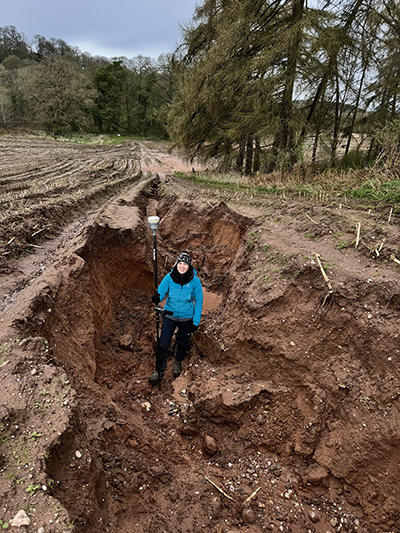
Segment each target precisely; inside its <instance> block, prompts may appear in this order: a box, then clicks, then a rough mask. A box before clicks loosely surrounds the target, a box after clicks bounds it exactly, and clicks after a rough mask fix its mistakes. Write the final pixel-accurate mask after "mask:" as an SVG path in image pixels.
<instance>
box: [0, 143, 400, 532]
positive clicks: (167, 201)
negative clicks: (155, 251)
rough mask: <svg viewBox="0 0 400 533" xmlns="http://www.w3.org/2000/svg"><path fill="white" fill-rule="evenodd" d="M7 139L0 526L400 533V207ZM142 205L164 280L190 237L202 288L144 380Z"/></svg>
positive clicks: (146, 270) (146, 157)
mask: <svg viewBox="0 0 400 533" xmlns="http://www.w3.org/2000/svg"><path fill="white" fill-rule="evenodd" d="M1 147H2V154H3V155H2V166H1V169H0V174H1V178H0V179H1V183H0V186H1V187H2V195H1V202H2V204H1V206H2V209H3V211H2V215H1V216H2V221H1V222H0V229H1V232H2V233H1V236H0V239H1V241H2V251H1V253H2V261H3V263H2V274H1V278H0V279H1V286H2V290H1V295H0V297H1V299H0V309H1V315H0V321H1V322H0V324H1V339H0V379H1V383H2V387H1V391H0V473H1V478H0V527H3V526H4V524H8V525H9V526H10V527H11V521H12V520H13V519H14V520H16V519H15V517H16V515H17V513H18V512H19V511H21V512H20V515H19V516H20V517H22V518H21V520H22V522H18V523H20V524H24V523H26V524H27V525H21V528H22V529H23V530H24V528H25V530H26V531H34V532H38V533H39V532H40V533H44V532H46V533H47V532H54V533H56V532H67V531H71V530H73V531H76V532H88V533H97V532H100V531H101V532H103V531H104V532H110V533H111V532H121V533H128V532H129V533H131V532H135V533H136V532H138V533H147V532H150V531H155V532H168V533H169V532H171V533H172V532H180V533H189V532H203V531H204V532H208V531H211V532H213V533H228V532H233V531H242V532H246V533H257V532H262V531H277V532H278V531H282V532H299V533H300V532H308V531H310V532H318V533H326V532H332V533H333V532H336V531H343V532H368V533H375V532H387V533H388V532H398V531H400V511H399V501H400V482H399V479H400V467H399V464H400V411H399V397H400V383H399V373H398V367H399V362H400V343H399V335H400V326H399V323H400V321H399V319H400V289H399V277H400V276H399V272H400V270H399V268H400V267H399V266H398V265H397V264H396V263H394V262H393V261H392V260H391V259H390V257H391V255H392V254H395V255H396V254H397V257H398V255H399V242H400V238H399V237H400V235H399V220H398V218H397V217H392V218H391V221H390V223H388V222H387V216H386V214H385V213H382V212H380V211H379V210H376V211H374V210H372V211H371V212H368V211H367V210H365V211H363V210H362V209H359V208H358V209H355V206H351V205H340V206H339V203H338V205H332V204H331V205H329V206H328V205H324V204H321V203H320V204H316V203H310V202H307V201H299V200H298V199H289V198H285V197H278V196H276V197H272V196H265V197H253V196H252V195H251V194H246V193H240V194H237V193H233V192H229V191H223V190H221V189H218V191H215V190H213V189H212V188H209V187H207V186H205V185H204V184H203V185H201V186H199V185H195V184H193V183H192V182H190V181H187V180H185V179H178V178H176V177H173V176H172V175H170V173H171V172H172V171H173V170H174V169H177V170H185V168H187V167H186V165H185V163H183V162H182V161H179V160H178V159H177V158H176V157H173V156H171V155H168V154H167V153H163V152H162V151H160V149H159V147H156V146H150V145H143V144H137V143H132V144H126V145H123V146H121V147H113V148H111V147H108V148H106V147H93V146H91V147H89V146H88V147H77V146H74V145H60V144H58V143H52V142H50V141H46V142H42V141H40V142H38V141H32V140H21V139H19V140H18V142H17V141H16V140H14V141H13V142H10V140H7V139H3V140H2V141H1ZM191 168H192V167H191V165H190V167H188V170H191ZM156 173H158V174H159V175H158V176H157V174H156ZM46 182H47V183H46ZM46 187H48V189H46ZM12 191H14V192H12ZM94 191H101V192H99V193H97V192H94ZM35 195H36V196H35ZM80 199H82V200H80ZM3 200H4V201H3ZM59 209H60V211H58V210H59ZM56 212H57V213H62V214H61V215H57V217H58V216H59V217H60V218H55V217H53V214H54V213H56ZM153 214H157V215H158V216H160V217H161V224H160V229H159V240H158V242H159V269H160V278H161V276H163V275H164V274H165V273H166V272H168V271H169V269H170V268H171V267H172V266H173V262H174V258H175V257H176V253H177V252H178V251H180V250H182V249H188V250H189V251H190V252H191V253H192V255H193V257H194V263H195V268H196V270H197V271H198V273H199V276H200V278H201V280H202V282H203V287H204V289H205V306H204V313H203V318H202V322H201V327H200V329H199V332H198V333H196V335H195V336H194V339H193V343H192V348H191V351H190V354H189V357H188V358H187V359H186V360H185V362H184V372H183V373H182V375H181V377H179V378H178V379H175V380H174V379H173V378H172V368H171V365H172V356H171V358H170V361H169V364H168V368H167V372H166V375H165V377H164V380H163V383H162V387H161V390H160V391H159V390H158V388H157V387H154V388H151V387H150V385H149V384H148V381H147V378H148V376H149V374H150V373H151V371H152V369H153V364H154V356H153V353H154V342H155V340H154V337H155V333H154V331H155V320H154V311H153V306H152V304H151V294H152V292H153V271H152V251H151V250H152V236H151V232H150V231H149V229H148V225H147V221H146V220H147V216H148V215H153ZM358 222H360V223H361V227H362V242H363V244H362V245H360V247H359V248H358V249H355V247H354V244H352V243H353V241H354V238H355V226H356V224H357V223H358ZM47 224H49V228H48V231H49V232H48V233H47V230H45V229H44V230H43V231H42V232H41V233H37V234H36V235H33V233H35V231H38V230H40V229H41V228H42V227H45V226H47ZM13 237H15V239H14V240H13V241H12V242H9V241H10V240H11V239H12V238H13ZM50 237H51V238H50ZM36 239H37V240H36ZM382 242H383V243H384V244H383V245H382V246H380V244H381V243H382ZM13 243H15V245H14V246H12V245H13ZM29 243H30V244H35V245H36V246H34V247H32V246H30V247H28V244H29ZM27 248H31V250H29V251H30V252H31V253H29V254H27V251H28V250H27ZM32 248H33V249H32ZM376 249H378V250H379V255H378V254H377V253H376V252H374V250H376ZM32 252H33V253H32ZM315 252H316V253H317V254H319V256H320V257H321V262H322V265H323V267H324V270H325V272H326V273H327V275H328V276H329V280H330V282H331V284H332V293H329V288H328V286H327V283H326V281H324V278H323V275H322V272H321V270H320V268H319V266H318V262H317V256H316V255H315ZM28 522H29V524H28ZM16 523H17V522H16V521H14V522H13V524H16Z"/></svg>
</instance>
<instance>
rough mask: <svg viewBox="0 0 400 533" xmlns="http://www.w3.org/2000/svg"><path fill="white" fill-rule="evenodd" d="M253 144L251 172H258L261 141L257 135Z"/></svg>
mask: <svg viewBox="0 0 400 533" xmlns="http://www.w3.org/2000/svg"><path fill="white" fill-rule="evenodd" d="M255 144H256V147H255V150H254V163H253V172H258V171H259V170H260V155H261V143H260V138H259V137H256V139H255Z"/></svg>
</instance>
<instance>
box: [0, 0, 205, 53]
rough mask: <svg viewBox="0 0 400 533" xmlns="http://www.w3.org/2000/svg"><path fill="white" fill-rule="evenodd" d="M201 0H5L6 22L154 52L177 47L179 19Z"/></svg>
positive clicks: (1, 4)
mask: <svg viewBox="0 0 400 533" xmlns="http://www.w3.org/2000/svg"><path fill="white" fill-rule="evenodd" d="M197 3H198V0H147V1H146V0H140V1H137V0H118V1H114V2H112V1H111V2H110V1H104V0H102V1H101V2H99V1H98V0H97V1H95V0H69V1H68V2H60V1H58V2H57V1H56V0H52V1H51V0H36V1H35V2H33V1H32V0H1V1H0V20H1V25H2V26H5V25H13V26H16V27H17V29H18V30H19V31H22V32H23V33H25V35H26V36H27V37H28V38H32V37H33V36H34V35H35V34H37V33H39V34H41V35H44V36H45V37H47V38H50V37H55V38H60V39H64V40H65V41H66V42H68V43H70V44H76V43H87V45H88V46H90V43H92V46H93V50H83V51H88V52H91V53H96V51H95V49H96V48H97V49H100V48H101V49H109V50H118V51H119V52H120V53H121V52H123V51H126V52H124V55H128V56H129V55H130V54H131V53H132V51H136V50H137V51H138V52H137V53H144V52H143V51H144V50H153V51H154V52H153V53H154V55H155V56H156V55H159V54H160V53H162V52H171V51H172V50H173V49H174V47H175V45H176V43H177V42H179V40H180V38H181V33H180V29H179V24H182V23H185V22H188V21H189V20H190V19H191V17H192V15H193V12H194V8H195V5H196V4H197Z"/></svg>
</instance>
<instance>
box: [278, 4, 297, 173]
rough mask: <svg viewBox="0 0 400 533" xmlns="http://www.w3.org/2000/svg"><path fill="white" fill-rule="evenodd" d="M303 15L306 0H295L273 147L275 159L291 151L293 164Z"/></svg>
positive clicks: (294, 159)
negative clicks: (279, 154) (294, 123)
mask: <svg viewBox="0 0 400 533" xmlns="http://www.w3.org/2000/svg"><path fill="white" fill-rule="evenodd" d="M303 13H304V0H293V3H292V21H291V26H293V28H294V30H293V36H291V37H290V41H289V46H288V51H287V66H286V75H285V86H284V89H283V94H282V101H281V105H280V114H279V118H280V128H279V129H278V131H277V132H276V135H275V139H274V142H273V145H272V153H273V156H274V159H275V158H276V156H277V155H278V152H279V151H280V150H285V151H289V152H290V154H291V164H294V163H295V162H296V160H297V156H296V153H295V150H294V147H295V139H294V126H293V90H294V82H295V78H296V70H297V61H298V57H299V51H300V46H301V40H302V28H301V27H300V22H301V19H302V17H303ZM274 164H275V163H274ZM274 164H273V165H274Z"/></svg>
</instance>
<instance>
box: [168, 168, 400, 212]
mask: <svg viewBox="0 0 400 533" xmlns="http://www.w3.org/2000/svg"><path fill="white" fill-rule="evenodd" d="M370 175H371V173H370V171H368V172H367V171H354V170H351V171H348V172H347V173H346V172H342V173H337V174H334V173H331V174H330V175H329V176H328V175H326V174H324V175H322V174H320V175H317V176H315V178H314V179H313V180H312V181H311V182H309V183H302V182H301V181H299V180H298V179H296V178H295V177H294V176H293V175H288V176H284V175H281V176H280V177H277V176H273V177H269V175H265V176H264V177H263V179H264V181H265V180H267V179H270V180H271V182H273V183H271V184H263V185H252V184H251V180H252V179H253V178H251V177H247V178H244V177H243V176H241V175H239V174H234V173H232V174H218V173H216V172H215V173H207V172H198V173H185V172H175V176H176V177H178V178H182V179H185V180H188V181H192V182H193V183H196V184H198V185H201V186H205V187H212V188H214V189H220V190H226V191H232V192H242V193H245V194H248V195H254V196H257V195H260V196H267V195H287V196H293V197H296V196H297V197H300V198H303V199H305V200H312V201H319V202H332V201H335V202H341V201H346V199H347V200H348V199H350V198H353V199H354V200H358V202H357V204H356V205H357V206H358V207H359V208H365V209H369V208H371V207H373V206H374V205H376V204H379V205H382V204H383V205H390V206H392V205H394V204H398V203H400V180H396V179H394V180H385V179H380V178H373V179H371V178H368V176H370ZM361 200H364V201H366V202H369V203H368V205H365V203H366V202H364V203H362V202H361V204H360V201H361ZM394 211H396V209H394Z"/></svg>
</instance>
